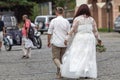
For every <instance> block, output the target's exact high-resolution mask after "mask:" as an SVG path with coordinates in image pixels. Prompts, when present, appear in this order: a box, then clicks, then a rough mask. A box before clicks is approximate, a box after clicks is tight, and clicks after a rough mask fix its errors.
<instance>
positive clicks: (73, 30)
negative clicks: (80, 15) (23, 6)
mask: <svg viewBox="0 0 120 80" xmlns="http://www.w3.org/2000/svg"><path fill="white" fill-rule="evenodd" d="M78 25H79V21H78V20H77V19H74V21H73V25H72V28H71V30H70V32H68V35H67V37H66V40H67V41H68V40H69V38H70V37H71V36H72V34H73V33H76V30H77V28H78Z"/></svg>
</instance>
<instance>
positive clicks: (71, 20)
mask: <svg viewBox="0 0 120 80" xmlns="http://www.w3.org/2000/svg"><path fill="white" fill-rule="evenodd" d="M66 19H67V20H68V21H69V23H70V25H71V27H72V24H73V18H66Z"/></svg>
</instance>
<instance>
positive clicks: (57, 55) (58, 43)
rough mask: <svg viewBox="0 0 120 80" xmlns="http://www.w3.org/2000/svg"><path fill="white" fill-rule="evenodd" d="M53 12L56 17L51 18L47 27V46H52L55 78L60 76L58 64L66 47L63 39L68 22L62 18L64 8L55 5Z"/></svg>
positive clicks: (66, 32) (68, 28)
mask: <svg viewBox="0 0 120 80" xmlns="http://www.w3.org/2000/svg"><path fill="white" fill-rule="evenodd" d="M55 13H56V16H57V17H56V18H54V19H52V20H51V22H50V26H49V29H48V47H50V46H52V56H53V61H54V63H55V64H56V66H57V74H56V75H57V77H56V78H61V74H60V66H59V65H58V64H59V63H60V62H61V59H62V56H63V54H64V52H65V50H66V47H67V45H65V44H64V40H65V39H66V36H67V34H68V32H69V31H70V24H69V22H68V21H67V20H66V19H64V18H63V13H64V10H63V8H62V7H57V8H56V10H55Z"/></svg>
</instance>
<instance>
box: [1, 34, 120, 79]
mask: <svg viewBox="0 0 120 80" xmlns="http://www.w3.org/2000/svg"><path fill="white" fill-rule="evenodd" d="M100 35H101V38H102V41H103V43H104V45H105V46H106V48H107V51H106V52H104V53H97V65H98V78H97V79H86V80H120V34H119V33H114V32H112V33H100ZM41 38H42V42H43V46H42V49H33V50H32V57H31V58H30V59H21V56H22V54H23V52H22V50H21V47H20V46H13V48H12V51H8V52H7V51H5V50H4V47H3V48H2V51H1V52H0V80H56V79H55V73H56V67H55V65H54V63H53V62H52V57H51V49H49V48H47V36H46V35H42V36H41ZM62 80H75V79H62ZM79 80H85V79H79Z"/></svg>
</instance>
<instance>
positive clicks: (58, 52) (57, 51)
mask: <svg viewBox="0 0 120 80" xmlns="http://www.w3.org/2000/svg"><path fill="white" fill-rule="evenodd" d="M65 50H66V47H57V46H54V45H52V56H53V61H54V63H55V64H56V66H57V74H60V68H59V67H60V63H62V56H63V54H64V53H65Z"/></svg>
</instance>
